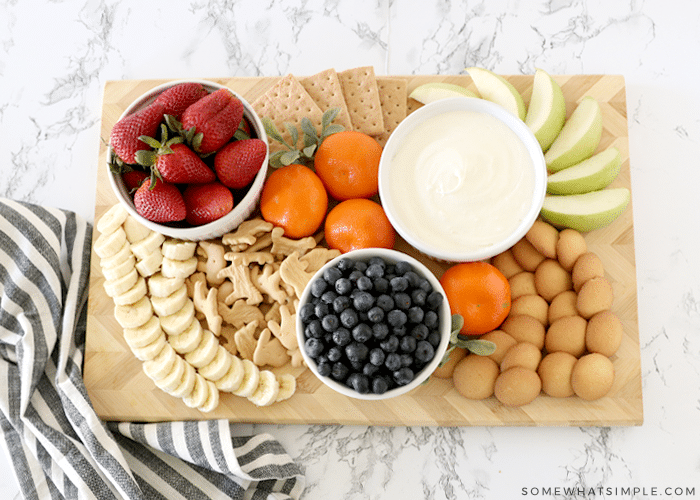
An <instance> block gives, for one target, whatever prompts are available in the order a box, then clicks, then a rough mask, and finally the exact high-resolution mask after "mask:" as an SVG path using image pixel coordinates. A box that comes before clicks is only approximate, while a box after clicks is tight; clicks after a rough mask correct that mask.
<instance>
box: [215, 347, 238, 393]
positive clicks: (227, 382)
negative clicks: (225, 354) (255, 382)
mask: <svg viewBox="0 0 700 500" xmlns="http://www.w3.org/2000/svg"><path fill="white" fill-rule="evenodd" d="M244 375H245V368H243V361H241V358H239V357H238V356H233V355H232V356H231V366H230V367H229V369H228V371H227V372H226V374H225V375H224V376H223V377H221V378H220V379H219V380H217V381H216V387H217V388H218V389H219V390H220V391H223V392H233V391H235V390H236V389H238V388H239V387H240V386H241V382H242V381H243V376H244Z"/></svg>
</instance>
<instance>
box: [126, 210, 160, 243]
mask: <svg viewBox="0 0 700 500" xmlns="http://www.w3.org/2000/svg"><path fill="white" fill-rule="evenodd" d="M122 227H123V228H124V232H125V233H126V239H127V240H128V241H129V243H137V242H139V241H141V240H143V239H144V238H145V237H146V236H148V235H149V234H151V233H152V232H153V231H151V230H150V229H148V228H147V227H146V226H144V225H143V224H141V223H140V222H139V221H137V220H136V219H135V218H134V217H132V216H131V215H130V216H128V217H127V218H126V220H125V221H124V224H123V226H122Z"/></svg>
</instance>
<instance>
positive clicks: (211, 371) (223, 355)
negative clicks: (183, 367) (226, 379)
mask: <svg viewBox="0 0 700 500" xmlns="http://www.w3.org/2000/svg"><path fill="white" fill-rule="evenodd" d="M232 359H233V355H232V354H231V353H230V352H228V351H227V350H226V348H225V347H224V346H222V345H219V346H218V347H217V349H216V356H214V359H212V360H211V361H210V362H209V363H208V364H206V365H204V366H203V367H201V368H200V369H199V370H198V371H199V374H200V375H201V376H202V377H204V378H205V379H207V380H211V381H212V382H216V381H217V380H219V379H220V378H221V377H223V376H224V375H226V373H227V372H228V370H229V368H231V363H232Z"/></svg>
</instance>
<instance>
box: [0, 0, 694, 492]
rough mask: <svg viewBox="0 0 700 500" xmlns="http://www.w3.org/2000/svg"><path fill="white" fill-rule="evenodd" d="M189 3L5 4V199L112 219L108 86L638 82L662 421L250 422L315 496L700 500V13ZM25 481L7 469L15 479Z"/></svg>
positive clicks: (642, 322) (571, 6)
mask: <svg viewBox="0 0 700 500" xmlns="http://www.w3.org/2000/svg"><path fill="white" fill-rule="evenodd" d="M37 4H40V5H39V6H37ZM173 4H174V2H169V1H163V0H158V1H153V2H143V1H136V0H119V1H117V0H101V1H92V0H67V1H62V2H54V1H45V2H1V3H0V42H1V46H2V50H1V51H0V88H1V89H2V93H1V97H0V131H1V133H0V137H1V139H0V169H1V172H2V175H0V196H3V197H9V198H13V199H17V200H24V201H28V202H33V203H39V204H44V205H52V206H57V207H60V208H66V209H70V210H73V211H76V212H78V213H79V214H80V215H82V216H83V217H85V218H86V219H88V220H90V221H92V220H93V212H94V202H95V199H94V198H95V180H96V169H97V166H98V148H99V141H100V134H99V129H100V123H99V121H100V113H101V97H102V90H103V85H104V83H105V81H107V80H116V79H141V78H187V77H212V78H215V77H227V76H264V75H284V74H287V73H290V72H291V73H294V74H299V75H304V74H313V73H315V72H318V71H321V70H323V69H326V68H329V67H335V68H336V69H338V70H342V69H346V68H351V67H356V66H365V65H372V66H374V68H375V71H376V72H377V74H387V75H391V74H436V73H438V74H461V73H463V70H464V68H465V67H467V66H482V67H485V68H488V69H491V70H493V71H495V72H498V73H501V74H532V73H534V70H535V68H538V67H539V68H543V69H545V70H547V71H548V72H550V73H552V74H596V73H606V74H621V75H624V77H625V81H626V91H627V108H628V124H629V145H630V164H631V171H632V193H633V203H634V225H635V231H634V234H635V245H636V259H637V261H636V262H637V283H638V306H639V335H640V344H641V362H642V377H643V380H642V383H643V393H644V424H643V425H642V426H639V427H627V428H609V427H604V428H599V427H589V428H531V427H526V428H519V427H515V428H483V427H467V428H433V427H408V428H406V427H397V428H384V427H369V428H368V427H347V426H270V425H246V426H245V427H247V428H248V429H249V430H250V431H251V432H257V431H263V430H264V431H267V432H270V433H271V434H273V435H274V436H276V437H277V438H278V439H279V440H280V441H281V442H282V444H283V445H284V446H285V448H286V449H287V451H288V452H289V453H290V455H291V456H292V457H293V458H294V459H296V460H297V461H298V462H299V463H300V465H301V466H302V467H303V469H304V470H305V473H306V478H307V488H306V492H305V495H304V498H307V499H321V498H324V499H325V498H360V499H362V498H367V499H369V498H372V499H374V498H431V499H466V498H488V499H504V498H511V499H512V498H516V497H525V496H539V497H545V498H596V499H597V498H634V499H645V498H652V497H662V498H697V497H700V432H698V431H699V430H700V425H699V423H700V259H697V256H698V254H699V252H698V250H699V249H700V210H699V209H698V195H697V190H698V185H700V168H699V165H698V157H699V156H700V155H699V154H698V153H699V152H700V151H699V148H700V94H699V93H698V90H697V87H698V84H699V83H700V65H698V62H697V54H698V52H700V35H698V33H699V31H698V24H699V21H700V3H698V2H692V1H689V0H687V1H678V2H676V3H675V4H674V5H675V6H676V8H670V7H669V2H667V1H666V0H646V1H627V2H600V1H595V2H594V1H587V0H556V1H554V0H548V1H537V2H535V1H532V2H529V1H513V0H497V1H490V2H484V1H480V2H476V1H471V0H470V1H456V0H453V1H450V0H443V1H440V2H432V3H431V2H414V1H410V0H394V1H392V0H374V1H361V2H358V1H351V0H325V1H324V0H264V1H260V0H239V1H231V0H229V1H223V0H209V1H208V0H194V1H191V2H187V3H182V4H181V5H183V6H184V8H182V9H181V10H178V11H177V12H174V11H172V8H171V5H173ZM59 27H60V28H59ZM696 259H697V260H696ZM8 465H9V458H8V457H7V456H5V455H4V454H0V470H5V469H7V468H8ZM566 488H573V490H566ZM19 496H20V495H19V490H18V487H17V482H16V479H15V478H14V477H13V476H12V475H10V474H7V473H4V474H1V475H0V498H19Z"/></svg>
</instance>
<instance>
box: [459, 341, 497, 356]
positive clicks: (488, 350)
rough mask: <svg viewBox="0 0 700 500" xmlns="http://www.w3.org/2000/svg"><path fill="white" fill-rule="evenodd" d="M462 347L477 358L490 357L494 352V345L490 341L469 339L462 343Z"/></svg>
mask: <svg viewBox="0 0 700 500" xmlns="http://www.w3.org/2000/svg"><path fill="white" fill-rule="evenodd" d="M462 346H463V347H464V348H465V349H467V350H468V351H469V352H472V353H474V354H476V355H477V356H490V355H491V354H493V353H494V352H495V351H496V344H495V343H493V342H491V341H490V340H482V339H470V340H466V341H464V342H463V344H462Z"/></svg>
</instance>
